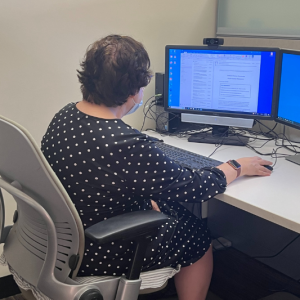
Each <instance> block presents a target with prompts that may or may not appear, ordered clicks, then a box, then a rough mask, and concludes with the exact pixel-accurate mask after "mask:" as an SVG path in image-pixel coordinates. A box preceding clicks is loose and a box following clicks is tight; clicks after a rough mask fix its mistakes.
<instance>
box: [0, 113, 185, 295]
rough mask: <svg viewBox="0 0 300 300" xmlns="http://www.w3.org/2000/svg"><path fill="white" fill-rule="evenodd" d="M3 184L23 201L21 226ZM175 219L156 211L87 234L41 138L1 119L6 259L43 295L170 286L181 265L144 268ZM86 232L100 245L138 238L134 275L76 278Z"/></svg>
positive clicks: (0, 206)
mask: <svg viewBox="0 0 300 300" xmlns="http://www.w3.org/2000/svg"><path fill="white" fill-rule="evenodd" d="M1 189H3V190H5V191H6V192H8V193H9V194H11V195H12V196H13V198H14V200H15V201H16V203H17V210H16V211H15V214H14V216H13V222H14V225H13V226H7V227H4V218H5V210H4V201H3V195H2V193H1ZM167 220H168V217H167V216H165V215H164V214H162V213H159V212H156V211H138V212H131V213H126V214H123V215H120V216H116V217H112V218H110V219H108V220H106V221H102V222H99V223H97V224H95V225H93V226H91V227H89V228H87V229H86V230H85V232H84V230H83V226H82V223H81V220H80V218H79V215H78V213H77V211H76V209H75V207H74V204H73V203H72V202H71V199H70V198H69V196H68V194H67V192H66V191H65V189H64V187H63V186H62V184H61V183H60V181H59V180H58V178H57V177H56V175H55V173H54V172H53V170H52V169H51V167H50V166H49V164H48V162H47V161H46V159H45V158H44V156H43V154H42V153H41V151H40V150H39V148H38V146H37V145H36V143H35V142H34V140H33V138H32V137H31V136H30V134H29V133H28V132H27V131H26V129H24V128H22V127H21V126H20V125H18V124H16V123H15V122H13V121H10V120H8V119H6V118H4V117H1V116H0V243H4V252H3V255H2V257H0V261H1V258H2V263H3V262H5V263H7V264H8V266H9V269H10V271H11V272H12V273H13V275H14V278H15V280H16V282H17V283H18V285H19V286H20V287H21V288H23V289H28V288H30V289H31V290H32V291H33V293H34V295H35V297H36V298H37V299H49V298H50V299H54V300H57V299H68V300H73V299H74V300H135V299H137V298H138V294H139V291H140V289H143V288H149V287H154V288H155V287H159V286H162V285H163V284H164V283H165V282H166V281H167V279H168V278H171V277H172V276H174V275H175V274H176V273H177V272H179V269H180V266H178V268H176V269H173V268H163V269H160V270H154V271H149V272H145V273H141V274H140V271H141V267H142V263H143V260H144V255H145V251H146V248H147V245H148V244H149V242H150V240H151V238H153V237H154V236H155V234H156V233H157V230H158V227H160V226H161V225H162V224H164V223H165V222H166V221H167ZM85 236H87V237H89V238H90V239H92V240H93V241H94V242H96V243H98V244H99V245H101V244H105V243H109V242H112V241H116V240H119V239H126V238H129V237H130V240H131V241H134V245H135V251H134V256H133V259H132V264H131V266H130V267H129V271H128V273H127V274H126V276H105V277H104V276H103V277H101V276H94V277H76V275H77V272H78V269H79V267H80V264H81V261H82V257H83V254H84V238H85Z"/></svg>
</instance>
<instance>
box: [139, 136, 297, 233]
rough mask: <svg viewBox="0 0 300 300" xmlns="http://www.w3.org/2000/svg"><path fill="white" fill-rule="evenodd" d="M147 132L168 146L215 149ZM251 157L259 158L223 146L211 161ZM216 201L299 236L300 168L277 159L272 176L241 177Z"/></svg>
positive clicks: (203, 150)
mask: <svg viewBox="0 0 300 300" xmlns="http://www.w3.org/2000/svg"><path fill="white" fill-rule="evenodd" d="M144 133H146V134H148V135H151V136H155V137H158V138H160V139H163V140H164V142H165V143H167V144H170V145H173V146H176V147H180V148H182V149H185V150H188V151H191V152H195V153H198V154H201V155H205V156H208V155H210V154H211V153H212V152H213V151H214V149H215V146H214V145H210V144H200V143H189V142H188V141H187V140H185V139H182V138H177V137H169V136H163V137H162V136H161V135H160V134H158V133H154V132H150V131H149V132H148V131H147V132H144ZM253 145H254V144H253ZM255 145H259V143H256V144H255ZM273 146H274V143H272V142H271V143H270V146H265V147H263V148H262V149H260V151H261V152H264V153H267V152H272V149H273ZM280 151H283V150H281V149H280ZM286 153H288V154H291V153H290V152H286ZM249 156H256V154H255V153H254V152H253V151H252V150H250V149H248V148H246V147H238V146H222V147H221V148H219V149H218V150H217V151H216V152H215V153H214V154H213V155H212V157H211V158H214V159H216V160H220V161H224V162H225V161H227V160H229V159H237V158H240V157H249ZM262 158H265V159H267V160H270V161H273V162H275V159H273V158H271V157H270V156H263V157H262ZM216 198H217V199H219V200H221V201H223V202H225V203H228V204H230V205H233V206H235V207H237V208H240V209H242V210H245V211H247V212H249V213H252V214H254V215H256V216H259V217H261V218H263V219H266V220H268V221H271V222H273V223H276V224H278V225H281V226H283V227H285V228H288V229H290V230H293V231H296V232H298V233H300V165H296V164H294V163H291V162H289V161H287V160H285V159H284V158H280V159H277V163H276V165H275V167H274V171H273V173H272V175H271V176H269V177H258V176H255V177H241V178H238V179H237V180H235V181H234V182H232V183H231V184H230V185H229V186H228V187H227V190H226V192H225V193H224V194H221V195H218V196H216Z"/></svg>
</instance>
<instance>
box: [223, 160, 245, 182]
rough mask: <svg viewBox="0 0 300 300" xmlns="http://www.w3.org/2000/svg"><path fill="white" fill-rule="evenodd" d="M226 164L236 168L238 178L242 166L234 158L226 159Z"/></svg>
mask: <svg viewBox="0 0 300 300" xmlns="http://www.w3.org/2000/svg"><path fill="white" fill-rule="evenodd" d="M227 164H229V166H231V167H232V168H233V169H235V170H236V178H238V177H239V176H240V175H241V171H242V166H241V165H240V164H239V163H238V162H237V161H236V160H233V159H232V160H229V161H227Z"/></svg>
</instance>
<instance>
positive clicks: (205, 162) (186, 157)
mask: <svg viewBox="0 0 300 300" xmlns="http://www.w3.org/2000/svg"><path fill="white" fill-rule="evenodd" d="M155 145H156V146H157V147H158V148H159V149H160V150H161V151H163V152H164V153H165V154H166V155H167V156H168V157H170V158H171V159H172V160H173V161H175V162H176V163H178V164H180V165H182V166H183V167H187V168H190V169H192V170H195V171H198V170H200V169H202V168H204V167H216V166H219V165H220V164H222V163H223V162H221V161H218V160H215V159H212V158H209V157H206V156H203V155H200V154H196V153H193V152H190V151H187V150H183V149H181V148H177V147H174V146H171V145H168V144H165V143H161V142H157V143H155Z"/></svg>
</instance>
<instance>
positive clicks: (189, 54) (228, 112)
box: [165, 46, 279, 119]
mask: <svg viewBox="0 0 300 300" xmlns="http://www.w3.org/2000/svg"><path fill="white" fill-rule="evenodd" d="M278 52H279V50H278V49H276V48H274V49H273V48H246V47H223V46H221V47H207V46H166V69H165V109H166V110H167V111H173V112H181V113H189V114H202V115H205V114H206V115H213V116H227V117H238V118H250V119H274V117H275V113H276V107H275V105H274V104H275V103H276V101H275V99H276V96H277V95H276V92H277V88H276V86H277V83H276V79H277V75H276V72H277V65H278V64H277V63H276V62H277V59H278V56H279V55H278Z"/></svg>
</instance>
